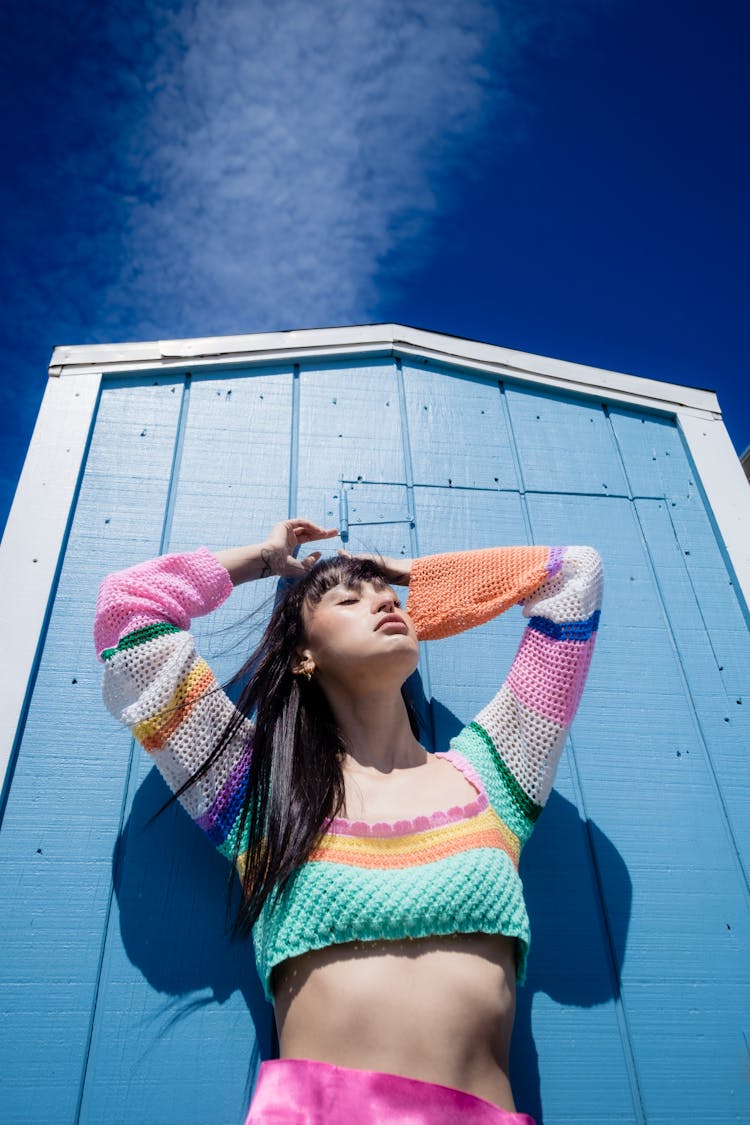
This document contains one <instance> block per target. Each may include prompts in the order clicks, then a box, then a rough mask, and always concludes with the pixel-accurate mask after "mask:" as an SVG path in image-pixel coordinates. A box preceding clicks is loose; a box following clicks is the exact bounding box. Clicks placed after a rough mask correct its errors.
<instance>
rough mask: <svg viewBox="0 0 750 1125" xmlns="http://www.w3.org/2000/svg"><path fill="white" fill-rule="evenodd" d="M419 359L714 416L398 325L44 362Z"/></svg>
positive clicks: (695, 404)
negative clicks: (399, 355)
mask: <svg viewBox="0 0 750 1125" xmlns="http://www.w3.org/2000/svg"><path fill="white" fill-rule="evenodd" d="M373 348H376V349H378V350H381V349H382V350H394V351H396V352H399V351H402V352H404V353H406V352H408V351H412V350H413V351H414V352H418V353H420V354H422V355H425V356H427V357H429V358H432V359H436V360H439V361H440V360H442V361H444V362H454V363H455V362H458V363H461V364H464V365H466V364H468V365H469V366H473V367H476V368H477V369H479V370H484V371H487V372H491V371H497V373H498V374H499V375H503V374H505V375H508V376H511V377H515V378H519V379H525V378H530V379H532V380H533V381H535V382H545V383H548V384H550V385H552V386H563V387H565V388H567V389H572V390H578V391H580V392H582V393H585V394H594V395H596V394H602V395H604V396H609V397H615V398H619V399H626V400H635V401H637V402H639V403H641V404H649V403H650V404H651V405H653V406H654V407H655V408H657V409H658V408H662V409H669V408H671V409H673V410H675V409H678V408H681V407H688V408H691V409H695V410H699V411H707V412H709V413H711V414H720V413H721V409H720V407H719V402H718V399H717V397H716V395H715V393H714V392H713V391H710V390H702V389H700V388H697V387H687V386H684V385H682V384H680V383H668V382H663V381H661V380H658V379H648V378H644V377H643V376H640V375H628V374H624V373H622V372H618V371H608V370H607V369H605V368H601V367H590V366H587V365H585V364H581V363H574V362H572V361H569V360H561V359H553V358H550V357H548V356H541V355H535V354H534V353H533V352H522V351H517V350H515V349H513V348H504V347H501V346H500V345H497V344H485V343H481V342H479V341H474V340H467V339H464V338H463V337H459V336H448V335H444V334H443V333H440V332H429V331H426V330H424V329H420V328H411V327H409V326H408V325H402V324H363V325H349V326H343V327H338V328H307V329H299V330H297V329H295V330H292V331H288V332H257V333H252V334H248V335H241V336H199V337H193V338H188V339H183V340H148V341H143V342H137V343H124V344H83V345H72V346H62V347H56V348H55V349H54V352H53V353H52V359H51V360H50V367H49V373H50V375H52V376H70V375H83V374H89V373H92V372H94V371H97V372H107V373H108V374H114V373H118V374H122V375H127V374H128V373H129V372H132V373H133V374H135V373H137V372H139V371H143V370H146V369H148V370H152V371H153V370H154V368H163V369H169V368H173V367H184V366H185V363H186V361H187V362H189V363H190V364H191V366H193V367H199V366H207V365H209V364H211V365H216V364H223V363H226V364H227V366H235V365H237V364H238V363H243V362H244V363H259V362H266V363H268V362H275V361H287V362H288V361H290V360H292V359H294V357H299V358H310V357H311V356H316V357H319V358H323V357H324V356H327V355H328V356H336V355H342V354H346V353H356V352H360V351H364V350H371V349H373Z"/></svg>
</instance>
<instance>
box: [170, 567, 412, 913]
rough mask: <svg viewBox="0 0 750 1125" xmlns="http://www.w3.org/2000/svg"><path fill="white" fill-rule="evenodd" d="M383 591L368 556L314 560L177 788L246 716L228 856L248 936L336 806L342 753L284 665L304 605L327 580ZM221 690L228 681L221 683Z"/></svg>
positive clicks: (324, 704) (309, 686)
mask: <svg viewBox="0 0 750 1125" xmlns="http://www.w3.org/2000/svg"><path fill="white" fill-rule="evenodd" d="M362 583H371V584H373V585H374V586H376V587H383V588H385V587H386V586H387V585H388V583H387V581H386V578H385V575H384V573H383V570H382V569H381V568H380V567H379V566H378V565H377V564H376V563H374V562H372V561H371V560H367V559H356V558H346V557H336V558H331V559H325V560H322V561H320V562H318V563H316V564H315V566H313V567H312V568H311V569H310V570H309V571H308V572H307V574H305V575H304V577H303V578H301V579H300V580H299V581H298V582H296V583H295V584H294V585H292V586H290V587H289V588H288V589H286V591H284V592H283V594H282V595H281V596H280V597H279V599H278V600H277V603H276V606H275V608H274V610H273V613H272V615H271V619H270V621H269V623H268V625H267V627H266V630H265V632H264V634H263V637H262V638H261V641H260V643H259V645H258V647H257V648H256V649H255V651H254V652H253V653H252V654H251V655H250V657H249V659H248V660H247V661H246V662H245V664H244V665H243V666H242V668H240V670H239V671H238V672H237V674H236V675H235V676H234V677H233V678H232V680H230V681H229V683H230V684H232V683H237V682H240V683H243V682H244V687H243V689H242V692H241V694H240V696H239V699H238V701H237V704H236V712H235V715H234V716H233V718H232V719H231V721H230V722H229V724H228V726H227V727H226V729H225V730H224V732H223V734H222V736H221V738H220V739H219V742H218V743H217V745H216V747H215V749H214V750H213V752H212V753H211V755H210V757H209V759H208V760H207V761H206V762H205V763H204V764H203V766H202V767H201V768H200V769H199V770H198V771H196V773H195V774H194V775H193V777H191V778H190V779H189V781H188V782H187V783H186V785H185V786H183V790H184V789H187V788H189V786H190V785H192V784H193V782H195V781H197V780H198V778H200V777H202V776H203V774H204V773H206V772H207V770H208V769H209V768H210V767H211V765H212V764H213V763H214V762H215V761H216V759H217V758H218V757H220V755H221V754H222V752H223V751H224V750H225V749H226V748H227V747H228V746H229V744H230V742H232V740H233V739H234V738H236V736H237V734H238V731H239V730H240V728H241V727H242V725H243V723H244V721H245V720H246V719H253V720H254V723H255V733H254V735H253V747H252V755H251V759H250V769H249V773H248V777H247V785H246V788H245V792H244V795H243V798H242V806H241V812H240V817H239V825H238V832H237V835H236V843H235V851H234V859H235V862H237V861H238V860H239V859H240V857H241V856H243V855H244V857H245V858H244V861H242V862H241V863H240V864H239V865H238V866H240V867H241V868H243V869H242V870H240V875H241V878H242V892H243V893H242V901H241V903H240V908H239V912H238V915H237V918H236V921H235V930H236V931H237V932H238V933H240V934H243V935H245V934H248V933H249V932H250V930H251V929H252V927H253V925H254V924H255V922H256V920H257V918H258V915H259V914H260V911H261V909H262V907H263V903H264V902H265V901H266V899H267V898H268V896H269V894H271V893H272V892H273V891H274V890H282V889H283V887H284V886H285V884H286V883H287V881H288V880H289V878H290V876H291V875H293V874H294V872H295V871H296V870H297V869H298V868H299V867H301V865H302V864H303V863H304V862H305V860H306V859H307V857H308V856H309V854H310V852H311V851H312V849H313V848H314V847H315V844H316V843H317V841H318V840H319V838H320V836H321V833H322V832H323V830H324V829H325V826H326V824H327V822H328V821H329V820H330V819H331V818H332V817H335V816H337V815H338V814H339V813H340V812H341V810H342V808H343V806H344V777H343V771H342V761H343V756H344V753H345V751H346V746H345V745H344V742H343V739H342V736H341V732H340V731H339V729H338V727H337V725H336V722H335V719H334V717H333V712H332V711H331V708H330V706H329V704H328V700H327V699H326V697H325V695H324V694H323V692H322V691H321V689H320V687H319V686H318V684H317V683H316V681H315V679H314V678H313V679H311V680H309V681H308V680H307V679H306V678H305V677H304V676H300V675H295V674H294V672H292V665H293V664H294V663H295V660H296V658H297V654H298V653H299V652H300V651H301V649H302V648H304V645H305V622H304V617H303V609H304V607H305V606H307V607H312V606H315V605H316V604H317V603H318V602H319V601H320V599H321V598H322V597H323V595H324V594H325V593H326V592H327V591H328V590H331V589H333V587H334V586H337V585H339V584H340V585H343V586H345V587H346V588H347V589H359V587H360V586H361V585H362ZM227 686H229V685H227ZM401 690H402V695H403V698H404V703H405V705H406V710H407V714H408V717H409V722H410V724H411V729H412V731H413V733H414V735H415V737H416V738H418V737H419V723H418V720H417V715H416V709H415V707H414V705H413V703H412V701H411V699H410V696H409V692H408V690H407V689H406V687H403V688H402V689H401Z"/></svg>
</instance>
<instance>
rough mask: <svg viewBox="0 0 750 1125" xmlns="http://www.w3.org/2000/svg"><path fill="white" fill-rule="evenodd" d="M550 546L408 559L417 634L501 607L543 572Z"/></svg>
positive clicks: (446, 630)
mask: <svg viewBox="0 0 750 1125" xmlns="http://www.w3.org/2000/svg"><path fill="white" fill-rule="evenodd" d="M549 555H550V549H549V547H488V548H486V549H483V550H478V551H461V552H460V553H451V554H444V555H427V556H426V557H425V558H422V559H415V560H414V562H413V563H412V570H411V580H410V583H409V603H408V606H407V608H408V610H409V615H410V617H411V619H412V621H413V622H414V625H415V627H416V630H417V635H418V636H419V639H420V640H424V641H432V640H438V639H439V638H440V637H450V636H453V635H454V634H456V633H460V632H462V631H463V630H464V629H470V628H471V627H472V626H474V625H481V624H482V622H484V621H489V620H490V618H492V617H495V616H497V614H499V613H503V612H504V610H506V609H509V608H510V606H512V605H515V604H516V603H517V602H519V601H521V599H522V598H525V597H528V595H529V594H531V593H533V592H534V590H537V589H538V588H539V587H540V586H541V584H542V583H543V582H544V580H545V578H546V577H547V570H546V563H547V561H548V559H549Z"/></svg>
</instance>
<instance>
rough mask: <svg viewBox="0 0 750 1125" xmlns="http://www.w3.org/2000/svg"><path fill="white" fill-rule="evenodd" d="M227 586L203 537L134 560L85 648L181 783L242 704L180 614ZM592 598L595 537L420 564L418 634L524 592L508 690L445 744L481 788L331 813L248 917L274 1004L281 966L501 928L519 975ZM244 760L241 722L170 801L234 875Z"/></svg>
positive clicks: (162, 765) (124, 716) (120, 706)
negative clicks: (314, 955)
mask: <svg viewBox="0 0 750 1125" xmlns="http://www.w3.org/2000/svg"><path fill="white" fill-rule="evenodd" d="M231 588H232V587H231V582H230V580H229V576H228V574H227V572H226V570H225V569H224V568H223V567H222V566H221V565H220V564H219V562H218V561H217V560H216V558H215V557H214V556H213V555H212V554H211V553H210V552H208V551H207V550H205V549H204V548H201V549H200V550H198V551H195V552H192V553H190V554H184V555H166V556H163V557H162V558H159V559H155V560H153V561H151V562H147V563H142V564H139V565H138V566H135V567H131V568H130V569H129V570H126V571H122V572H120V573H119V574H115V575H111V576H110V577H109V578H108V579H106V580H105V582H104V583H103V584H102V588H101V591H100V595H99V601H98V605H97V618H96V625H95V642H96V646H97V651H98V652H99V653H100V655H101V659H102V660H103V662H104V667H105V678H104V698H105V702H106V704H107V706H108V708H109V709H110V711H111V712H112V713H113V714H114V715H116V717H117V718H118V719H120V720H121V721H122V722H124V723H126V724H127V726H128V727H129V728H130V729H131V730H132V732H133V734H134V735H135V737H136V738H137V739H138V740H139V741H140V742H141V743H142V745H143V746H144V747H145V748H146V750H148V752H149V753H150V754H151V756H152V757H153V760H154V762H155V764H156V765H157V767H158V768H159V769H160V771H161V772H162V774H163V775H164V777H165V779H166V780H167V783H168V784H169V785H170V786H171V788H172V789H173V791H177V790H178V789H179V788H180V787H181V786H182V785H183V784H184V783H185V782H186V781H187V780H188V779H189V778H190V777H191V776H192V775H193V774H194V773H195V771H196V770H198V769H199V768H200V767H201V766H202V765H203V763H204V762H205V761H206V758H207V757H208V755H209V753H210V751H211V750H212V749H213V747H214V746H215V745H216V741H217V739H218V737H219V736H220V735H221V733H222V732H223V731H224V729H225V728H226V726H227V723H228V722H229V720H230V719H231V718H232V716H233V715H234V705H233V704H232V702H231V701H230V700H229V698H228V697H227V696H226V695H225V694H224V692H223V691H222V689H221V688H220V686H219V685H218V684H217V682H216V680H215V678H214V675H213V673H212V672H211V669H210V668H209V666H208V665H207V664H206V663H205V661H204V660H203V659H202V658H201V657H200V656H199V655H198V654H197V652H196V650H195V644H194V641H193V638H192V636H191V635H190V633H189V632H188V629H189V625H190V620H191V619H192V618H193V617H196V616H200V615H201V614H204V613H208V612H210V611H211V610H212V609H214V608H216V607H217V606H218V605H220V604H221V603H222V602H223V601H224V599H225V598H226V597H227V596H228V594H229V593H230V591H231ZM601 593H602V578H601V561H600V559H599V556H598V554H597V552H596V551H595V550H594V549H593V548H590V547H565V548H554V547H553V548H548V547H498V548H491V549H487V550H479V551H467V552H459V553H450V554H444V555H432V556H428V557H426V558H423V559H417V560H415V561H414V563H413V564H412V577H411V583H410V592H409V601H408V605H407V608H408V610H409V612H410V614H411V617H412V619H413V621H414V623H415V625H416V628H417V632H418V634H419V636H420V639H424V640H428V639H429V640H433V639H439V638H441V637H447V636H450V635H453V634H455V633H458V632H461V631H463V630H465V629H468V628H471V627H472V626H473V625H477V624H480V623H481V622H484V621H488V620H490V619H491V618H492V617H495V616H496V615H497V614H499V613H502V612H504V611H505V610H506V609H507V608H509V607H510V606H511V605H513V604H517V603H519V602H520V603H521V604H522V605H523V613H524V615H525V617H526V618H527V619H528V621H527V627H526V629H525V630H524V633H523V636H522V639H521V643H520V646H519V648H518V651H517V653H516V657H515V659H514V661H513V664H512V666H511V669H510V671H509V674H508V676H507V678H506V680H505V682H504V683H503V684H502V686H501V687H500V690H499V691H498V692H497V694H496V695H495V696H494V698H493V699H492V700H490V702H489V703H488V704H487V705H486V706H485V707H484V708H483V709H482V710H481V711H480V712H479V714H478V715H477V716H476V717H475V719H474V720H473V721H472V722H471V723H469V724H468V726H466V727H464V729H463V730H462V731H461V732H460V734H459V735H458V736H457V737H456V738H455V739H453V741H452V743H451V747H450V749H449V750H447V751H445V752H443V753H442V754H441V755H440V756H441V757H444V758H446V759H447V760H448V761H449V762H450V763H451V765H453V766H454V768H456V769H457V770H459V771H460V772H462V773H463V774H464V776H465V777H466V778H467V780H468V781H469V782H470V783H471V785H472V786H473V788H474V790H475V793H476V796H475V798H474V799H473V800H472V801H471V802H470V803H469V804H467V805H464V806H461V807H455V808H452V809H448V810H440V811H437V812H435V811H428V812H426V814H425V815H424V816H420V817H417V818H416V819H414V820H411V821H397V822H394V823H375V824H371V823H368V822H364V821H349V820H347V819H346V818H345V817H336V818H334V819H333V820H331V821H330V822H329V823H327V824H326V825H322V826H321V836H320V838H319V841H318V843H317V845H316V847H315V848H314V850H313V851H312V853H311V854H310V856H309V857H308V860H307V862H306V863H305V864H304V865H303V866H302V867H301V868H300V869H299V870H298V871H297V872H295V874H294V875H293V876H292V878H291V879H290V880H289V882H288V883H287V885H286V887H285V888H284V891H283V892H282V893H277V894H275V895H272V896H271V897H270V898H269V899H268V900H267V902H266V904H265V906H264V908H263V911H262V913H261V916H260V918H259V919H258V922H257V924H256V927H255V932H254V935H253V936H254V944H255V951H256V959H257V962H258V970H259V974H260V978H261V980H262V981H263V984H264V987H265V989H266V994H267V996H268V998H269V1000H272V974H273V969H274V968H275V966H276V965H278V964H280V963H281V962H283V961H285V960H287V959H288V958H290V957H294V956H298V955H300V954H302V953H305V952H307V951H309V950H312V949H320V948H325V947H327V946H329V945H332V944H337V943H342V942H349V941H354V940H359V941H377V940H388V939H397V938H405V937H412V938H419V937H427V936H434V935H439V934H452V933H471V932H484V933H502V934H507V935H510V936H512V937H515V938H516V939H517V951H518V961H517V968H518V977H519V981H523V979H524V975H525V967H526V958H527V954H528V948H529V941H530V934H529V922H528V916H527V913H526V907H525V904H524V901H523V893H522V888H521V882H520V879H519V877H518V862H519V857H520V853H521V849H522V848H523V845H524V844H525V842H526V840H527V839H528V838H529V836H530V834H531V832H532V830H533V827H534V824H535V822H536V820H537V819H538V817H539V814H540V813H541V810H542V808H543V806H544V804H545V803H546V800H547V798H548V796H549V792H550V789H551V786H552V782H553V780H554V775H555V771H556V768H557V763H558V761H559V757H560V754H561V752H562V748H563V744H564V741H565V736H566V733H567V729H568V727H569V725H570V722H571V720H572V718H573V715H574V714H575V711H576V708H577V706H578V703H579V700H580V698H581V692H582V690H583V686H584V682H585V679H586V675H587V672H588V668H589V664H590V660H591V652H592V648H593V645H594V641H595V637H596V632H597V628H598V624H599V613H600V604H601ZM251 753H252V727H251V724H250V723H249V722H248V721H246V720H245V721H243V723H242V724H241V725H240V727H239V728H238V730H237V733H236V735H235V737H234V738H233V740H232V742H231V743H230V744H229V745H228V746H227V747H226V748H225V749H224V751H223V752H222V754H221V756H220V757H219V758H218V759H217V760H215V761H214V762H213V763H212V765H211V768H210V769H208V770H207V771H206V772H205V773H204V774H203V775H202V776H201V777H200V778H199V779H198V780H197V781H196V782H195V783H194V784H192V785H191V786H190V787H189V788H188V789H187V790H186V791H185V792H184V793H183V794H181V796H180V801H181V803H182V804H183V805H184V806H185V808H186V809H187V811H188V812H189V814H190V815H191V816H192V817H193V819H194V820H195V821H196V822H197V824H198V825H199V826H200V827H201V828H202V829H203V831H204V832H205V833H206V835H207V836H208V838H209V839H210V840H211V842H212V843H213V844H214V845H215V846H216V847H217V848H218V849H219V850H220V851H221V852H222V853H223V854H224V855H226V856H227V857H228V858H230V859H233V860H235V861H236V862H237V864H238V867H239V868H240V870H241V869H242V865H243V858H244V857H243V852H242V845H241V842H240V841H239V840H238V823H239V819H240V815H241V810H242V805H243V801H244V798H245V795H246V785H247V776H248V768H249V762H250V755H251Z"/></svg>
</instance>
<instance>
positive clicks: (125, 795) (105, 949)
mask: <svg viewBox="0 0 750 1125" xmlns="http://www.w3.org/2000/svg"><path fill="white" fill-rule="evenodd" d="M136 755H138V756H140V746H139V745H138V743H137V742H136V740H135V739H134V738H131V739H130V756H129V758H128V768H127V773H126V775H125V785H124V786H123V791H122V802H121V804H120V821H119V825H118V829H117V839H118V840H120V841H121V844H122V843H124V841H123V826H124V824H125V817H126V814H127V811H128V809H129V808H130V805H131V803H132V800H133V797H134V796H135V793H134V781H133V778H134V777H135V778H137V777H138V770H137V769H136V768H134V767H135V761H136ZM123 851H124V848H123V847H121V848H120V853H119V855H118V866H119V864H121V863H122V857H123ZM116 877H117V872H116V871H115V870H114V864H113V869H112V877H111V879H110V883H109V891H108V893H107V908H106V911H105V915H104V924H103V926H102V931H101V940H100V942H99V953H98V957H97V965H96V974H95V976H94V981H95V984H94V996H93V999H92V1001H91V1010H90V1012H89V1021H88V1028H87V1030H86V1044H85V1047H84V1050H83V1060H82V1063H81V1074H80V1077H79V1081H78V1097H77V1099H76V1110H75V1117H74V1118H73V1125H80V1121H81V1113H82V1110H83V1102H84V1098H85V1095H86V1085H87V1079H88V1075H89V1059H90V1057H91V1048H92V1046H93V1042H94V1035H95V1031H96V1026H97V1014H99V1015H101V1013H100V1011H99V996H100V993H101V987H102V974H103V971H104V963H105V960H106V958H107V956H108V953H109V950H110V948H111V927H112V900H113V898H114V893H115V878H116Z"/></svg>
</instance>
